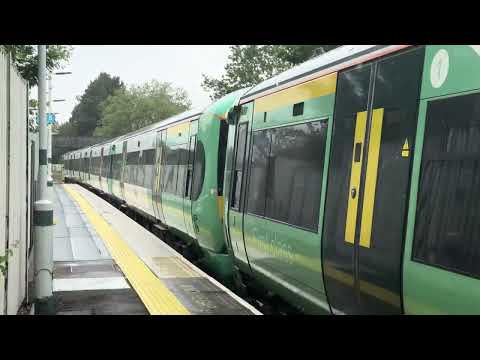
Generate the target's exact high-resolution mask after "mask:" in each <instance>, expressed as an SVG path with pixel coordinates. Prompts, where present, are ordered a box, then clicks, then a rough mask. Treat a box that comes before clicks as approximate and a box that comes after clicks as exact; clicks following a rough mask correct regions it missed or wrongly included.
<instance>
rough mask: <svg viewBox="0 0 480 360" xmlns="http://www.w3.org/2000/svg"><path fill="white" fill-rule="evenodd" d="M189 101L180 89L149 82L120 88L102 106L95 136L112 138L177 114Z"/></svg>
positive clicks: (165, 84) (185, 108)
mask: <svg viewBox="0 0 480 360" xmlns="http://www.w3.org/2000/svg"><path fill="white" fill-rule="evenodd" d="M190 106H191V102H190V100H189V99H188V96H187V93H186V92H185V91H184V90H182V89H177V88H173V87H172V86H171V84H169V83H164V82H158V81H156V80H152V81H151V82H149V83H146V84H144V85H140V86H131V87H130V88H129V89H120V90H117V91H116V92H115V94H114V95H112V96H110V97H109V98H108V99H107V100H105V102H104V103H103V104H102V106H101V108H102V125H101V126H100V127H98V128H97V129H96V130H95V136H105V137H115V136H119V135H122V134H126V133H128V132H130V131H134V130H137V129H140V128H142V127H145V126H147V125H150V124H152V123H155V122H157V121H160V120H163V119H166V118H168V117H170V116H173V115H176V114H179V113H181V112H183V111H186V110H188V109H189V108H190Z"/></svg>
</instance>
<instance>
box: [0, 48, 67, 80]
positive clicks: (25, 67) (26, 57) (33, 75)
mask: <svg viewBox="0 0 480 360" xmlns="http://www.w3.org/2000/svg"><path fill="white" fill-rule="evenodd" d="M3 47H4V49H5V51H6V52H8V53H9V54H10V56H11V59H12V63H13V64H14V65H15V66H16V67H17V69H18V71H19V73H20V74H21V75H22V76H23V77H24V78H25V79H26V80H27V81H28V83H29V85H30V86H35V85H37V83H38V56H37V45H3ZM72 49H73V48H72V47H71V46H69V45H48V46H47V70H49V71H53V70H57V69H61V68H63V67H64V65H65V63H66V62H68V61H69V60H70V57H71V55H72Z"/></svg>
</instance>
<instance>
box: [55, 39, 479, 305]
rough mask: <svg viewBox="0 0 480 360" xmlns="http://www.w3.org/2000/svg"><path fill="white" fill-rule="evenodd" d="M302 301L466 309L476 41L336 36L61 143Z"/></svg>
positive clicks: (73, 167)
mask: <svg viewBox="0 0 480 360" xmlns="http://www.w3.org/2000/svg"><path fill="white" fill-rule="evenodd" d="M64 163H65V169H66V178H68V179H69V180H74V181H77V182H80V183H83V184H87V185H88V186H90V187H93V188H95V189H97V191H101V192H103V193H104V194H106V195H108V196H110V197H111V198H112V199H114V200H115V201H117V202H119V203H122V204H123V206H126V207H128V208H130V209H133V210H134V211H136V212H138V213H139V214H142V215H143V216H144V217H145V218H148V219H149V220H150V221H151V222H152V223H155V224H157V225H158V226H160V227H162V228H165V229H168V233H169V234H170V236H172V238H175V239H177V240H178V241H182V243H185V244H190V245H191V246H193V247H195V248H196V249H198V252H199V253H200V254H201V256H202V259H203V261H204V263H205V264H206V266H207V267H208V268H209V270H210V271H211V272H213V273H214V274H216V275H217V276H218V277H219V278H220V279H223V280H225V281H229V279H235V281H234V283H235V284H236V285H237V286H241V287H244V288H246V289H247V290H249V289H256V290H264V291H265V292H268V293H271V294H275V295H276V296H278V297H280V298H282V299H283V300H285V301H286V302H288V303H289V304H291V305H293V306H295V307H297V308H298V309H300V310H301V311H302V312H305V313H312V314H317V313H333V314H479V313H480V280H479V279H480V205H479V204H480V45H445V46H441V45H428V46H407V45H375V46H370V45H368V46H367V45H359V46H342V47H339V48H337V49H335V50H333V51H330V52H328V53H325V54H323V55H320V56H318V57H315V58H313V59H311V60H309V61H307V62H305V63H303V64H301V65H299V66H296V67H294V68H292V69H290V70H288V71H285V72H283V73H281V74H279V75H277V76H275V77H273V78H271V79H269V80H266V81H264V82H262V83H261V84H258V85H257V86H254V87H253V88H250V89H244V90H239V91H236V92H234V93H232V94H229V95H227V96H225V97H224V98H222V99H220V100H218V101H216V102H214V103H213V104H211V105H210V106H209V107H207V108H206V109H200V110H198V111H189V112H186V113H183V114H180V115H177V116H174V117H172V118H170V119H167V120H163V121H159V122H158V123H156V124H154V125H152V126H150V127H148V128H145V129H142V130H139V131H136V132H134V133H131V134H127V135H124V136H121V137H119V138H116V139H113V140H111V141H109V142H106V143H102V144H98V145H95V146H92V147H90V148H86V149H81V150H78V151H73V152H71V153H68V154H65V155H64Z"/></svg>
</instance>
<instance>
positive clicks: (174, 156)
mask: <svg viewBox="0 0 480 360" xmlns="http://www.w3.org/2000/svg"><path fill="white" fill-rule="evenodd" d="M178 155H179V153H178V151H177V149H176V148H171V147H168V148H167V158H166V162H165V163H166V164H165V182H164V183H165V188H164V190H165V192H167V193H170V194H175V193H176V190H177V177H178V176H177V175H178Z"/></svg>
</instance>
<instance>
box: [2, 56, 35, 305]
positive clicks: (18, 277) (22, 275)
mask: <svg viewBox="0 0 480 360" xmlns="http://www.w3.org/2000/svg"><path fill="white" fill-rule="evenodd" d="M27 118H28V84H27V83H26V81H25V80H24V79H23V78H22V77H21V76H20V75H19V74H18V72H17V71H16V69H15V68H14V67H13V66H12V65H11V64H10V61H9V57H8V56H7V55H6V54H5V53H4V52H3V51H2V50H1V49H0V256H3V257H4V256H6V255H7V258H8V271H7V272H6V273H5V274H3V273H1V272H0V314H16V313H17V311H18V309H19V308H20V306H21V305H22V302H23V301H24V300H25V298H26V295H27V286H28V279H27V273H28V271H27V270H28V253H29V248H30V241H31V226H30V222H31V199H30V196H31V192H30V187H31V184H30V174H31V170H30V166H29V165H28V164H29V161H30V157H31V156H30V155H31V148H30V146H31V143H30V142H29V141H28V128H27V126H28V125H27ZM27 150H28V151H27ZM2 264H3V265H5V262H3V263H2Z"/></svg>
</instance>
